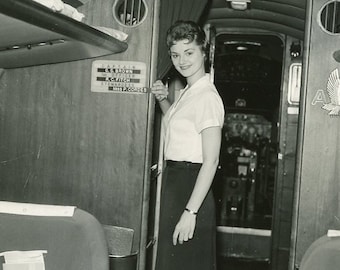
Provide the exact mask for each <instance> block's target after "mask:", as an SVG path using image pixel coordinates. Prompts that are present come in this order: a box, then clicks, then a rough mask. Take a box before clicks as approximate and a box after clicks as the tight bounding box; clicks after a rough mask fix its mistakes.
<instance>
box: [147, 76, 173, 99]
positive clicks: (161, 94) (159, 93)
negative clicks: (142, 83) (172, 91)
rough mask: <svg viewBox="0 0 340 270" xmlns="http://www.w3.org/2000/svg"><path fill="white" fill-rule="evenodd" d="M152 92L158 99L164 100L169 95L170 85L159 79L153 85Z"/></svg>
mask: <svg viewBox="0 0 340 270" xmlns="http://www.w3.org/2000/svg"><path fill="white" fill-rule="evenodd" d="M151 93H153V94H154V95H155V98H156V99H157V100H158V101H162V100H164V99H166V98H167V97H168V94H169V91H168V87H167V86H165V85H164V84H163V83H162V81H161V80H157V81H155V82H154V84H153V85H152V87H151Z"/></svg>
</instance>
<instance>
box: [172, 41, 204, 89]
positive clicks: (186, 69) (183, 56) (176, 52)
mask: <svg viewBox="0 0 340 270" xmlns="http://www.w3.org/2000/svg"><path fill="white" fill-rule="evenodd" d="M170 56H171V60H172V63H173V65H174V67H175V68H176V70H177V71H178V72H179V73H180V74H181V75H182V76H183V77H185V78H186V79H187V82H188V84H189V85H192V84H193V83H195V82H196V81H197V80H198V79H200V78H201V77H203V76H204V75H205V69H204V58H205V55H204V52H203V51H202V46H199V45H197V43H196V41H192V42H190V41H189V40H188V39H183V40H178V41H175V42H173V45H172V46H171V47H170Z"/></svg>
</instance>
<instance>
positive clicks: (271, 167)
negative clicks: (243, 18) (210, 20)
mask: <svg viewBox="0 0 340 270" xmlns="http://www.w3.org/2000/svg"><path fill="white" fill-rule="evenodd" d="M283 59H284V42H283V40H282V39H281V38H280V37H278V36H274V35H268V34H248V35H245V34H242V35H241V34H237V33H233V34H230V33H228V34H219V35H218V36H216V38H215V52H214V64H213V69H214V71H213V73H214V83H215V85H216V87H217V89H218V90H219V93H220V95H221V97H222V99H223V102H224V105H225V111H226V116H225V123H224V128H223V136H222V146H221V154H220V166H219V169H218V171H217V174H216V177H215V181H214V184H213V191H214V195H215V200H216V217H217V253H218V264H219V268H218V269H224V268H226V267H230V266H234V267H236V268H235V269H243V268H242V266H241V265H242V264H241V263H240V261H242V262H244V263H243V264H244V265H246V264H247V263H252V265H253V266H254V263H255V264H257V265H258V267H260V268H259V269H261V270H264V269H269V264H270V256H271V255H270V253H271V235H272V222H273V205H274V193H275V192H274V191H275V188H274V186H275V181H276V174H277V157H278V152H279V149H278V145H279V132H278V127H279V125H278V123H279V114H280V104H281V102H280V100H281V85H282V67H283ZM254 269H255V268H254ZM256 269H257V268H256Z"/></svg>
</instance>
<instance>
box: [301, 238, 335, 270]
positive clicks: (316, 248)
mask: <svg viewBox="0 0 340 270" xmlns="http://www.w3.org/2000/svg"><path fill="white" fill-rule="evenodd" d="M339 267H340V237H328V236H327V235H325V236H322V237H320V238H318V239H317V240H316V241H314V242H313V243H312V245H310V246H309V248H308V249H307V250H306V252H305V254H304V255H303V257H302V260H301V264H300V268H299V269H300V270H339Z"/></svg>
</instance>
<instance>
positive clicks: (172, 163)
mask: <svg viewBox="0 0 340 270" xmlns="http://www.w3.org/2000/svg"><path fill="white" fill-rule="evenodd" d="M166 166H168V167H170V168H198V169H199V168H200V167H201V166H202V163H193V162H190V161H174V160H166Z"/></svg>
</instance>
